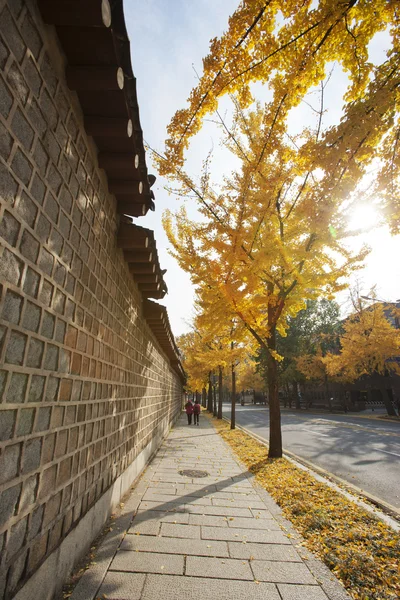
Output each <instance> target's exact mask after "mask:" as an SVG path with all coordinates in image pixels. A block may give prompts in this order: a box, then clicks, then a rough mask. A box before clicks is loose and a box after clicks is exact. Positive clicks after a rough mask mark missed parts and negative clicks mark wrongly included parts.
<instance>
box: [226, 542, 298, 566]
mask: <svg viewBox="0 0 400 600" xmlns="http://www.w3.org/2000/svg"><path fill="white" fill-rule="evenodd" d="M228 548H229V554H230V556H231V557H232V558H242V559H252V560H278V561H287V562H301V558H300V556H299V555H298V554H297V552H296V550H295V548H293V546H288V545H284V544H257V543H252V542H250V543H248V544H243V543H242V542H228Z"/></svg>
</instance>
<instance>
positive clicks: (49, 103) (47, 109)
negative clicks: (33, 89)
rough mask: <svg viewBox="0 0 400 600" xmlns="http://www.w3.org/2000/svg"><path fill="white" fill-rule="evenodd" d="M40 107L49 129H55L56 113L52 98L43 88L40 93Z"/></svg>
mask: <svg viewBox="0 0 400 600" xmlns="http://www.w3.org/2000/svg"><path fill="white" fill-rule="evenodd" d="M40 108H41V110H42V113H43V115H44V118H45V119H46V121H47V123H48V125H49V127H50V129H53V130H54V129H55V128H56V125H57V120H58V115H57V110H56V107H55V106H54V102H53V100H52V99H51V98H50V96H49V93H48V91H47V90H46V89H45V88H43V89H42V93H41V95H40Z"/></svg>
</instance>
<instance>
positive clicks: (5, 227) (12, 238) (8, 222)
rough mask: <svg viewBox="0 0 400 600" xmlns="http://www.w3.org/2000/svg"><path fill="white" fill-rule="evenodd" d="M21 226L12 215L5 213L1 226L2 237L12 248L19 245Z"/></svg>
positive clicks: (0, 234) (0, 233)
mask: <svg viewBox="0 0 400 600" xmlns="http://www.w3.org/2000/svg"><path fill="white" fill-rule="evenodd" d="M20 228H21V225H20V224H19V222H18V221H17V219H15V218H14V217H13V216H12V214H11V213H9V212H8V211H4V214H3V219H2V221H1V224H0V236H1V237H2V238H3V240H5V241H6V242H8V243H9V244H10V246H16V245H17V239H18V234H19V230H20Z"/></svg>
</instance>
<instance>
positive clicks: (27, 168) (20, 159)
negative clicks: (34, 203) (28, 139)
mask: <svg viewBox="0 0 400 600" xmlns="http://www.w3.org/2000/svg"><path fill="white" fill-rule="evenodd" d="M11 168H12V170H13V171H14V173H15V174H16V175H17V177H19V178H20V180H21V181H22V183H24V184H25V185H26V187H28V185H29V182H30V179H31V176H32V171H33V167H32V165H31V163H30V162H29V160H28V159H27V157H26V156H25V154H24V153H23V152H22V150H20V149H19V148H18V149H17V151H16V153H15V154H14V158H13V161H12V163H11Z"/></svg>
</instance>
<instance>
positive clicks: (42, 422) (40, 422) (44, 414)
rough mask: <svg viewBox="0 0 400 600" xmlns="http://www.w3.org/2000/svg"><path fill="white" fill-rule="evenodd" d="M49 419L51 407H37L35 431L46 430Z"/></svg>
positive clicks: (48, 425)
mask: <svg viewBox="0 0 400 600" xmlns="http://www.w3.org/2000/svg"><path fill="white" fill-rule="evenodd" d="M50 419H51V407H50V406H46V407H41V408H39V412H38V417H37V420H36V427H35V431H36V432H39V431H46V430H47V429H49V427H50Z"/></svg>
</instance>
